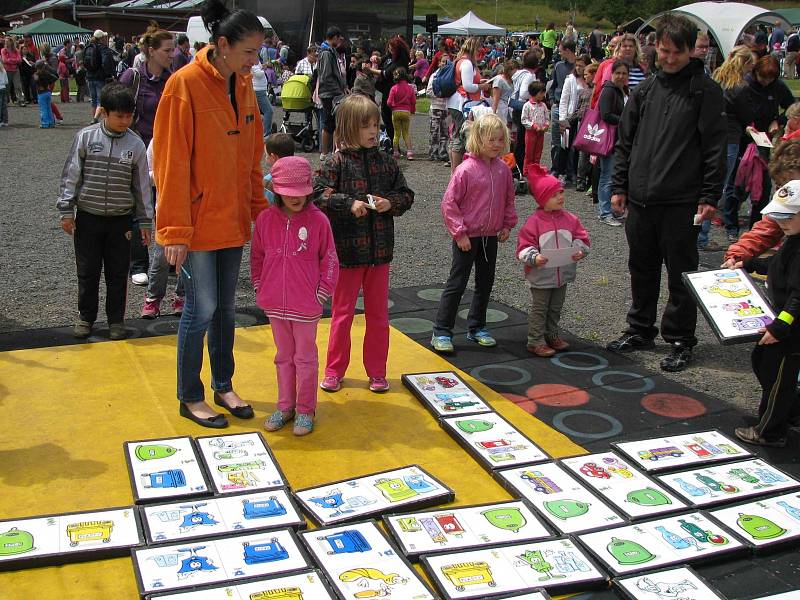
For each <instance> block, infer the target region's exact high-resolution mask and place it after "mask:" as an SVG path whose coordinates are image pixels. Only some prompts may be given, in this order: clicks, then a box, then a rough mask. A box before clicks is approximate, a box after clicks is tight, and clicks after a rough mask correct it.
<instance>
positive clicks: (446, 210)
mask: <svg viewBox="0 0 800 600" xmlns="http://www.w3.org/2000/svg"><path fill="white" fill-rule="evenodd" d="M442 216H443V217H444V224H445V226H446V227H447V231H449V232H450V235H451V236H452V237H453V239H454V240H457V239H459V238H462V237H464V236H466V237H484V236H493V235H497V234H498V233H499V232H500V230H502V229H508V230H509V231H511V229H513V228H514V225H516V224H517V209H516V207H515V206H514V181H513V179H512V177H511V169H510V168H509V167H508V165H507V164H506V163H504V162H503V161H502V160H500V159H499V158H495V159H492V161H491V163H490V164H488V165H487V164H486V162H485V161H484V160H483V159H482V158H476V157H474V156H471V155H470V154H465V155H464V162H462V163H461V164H460V165H458V167H457V168H456V170H455V172H454V173H453V176H452V177H451V178H450V184H449V185H448V186H447V191H445V193H444V198H442Z"/></svg>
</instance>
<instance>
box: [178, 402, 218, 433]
mask: <svg viewBox="0 0 800 600" xmlns="http://www.w3.org/2000/svg"><path fill="white" fill-rule="evenodd" d="M178 412H179V413H180V415H181V416H182V417H184V418H186V419H189V420H190V421H194V422H195V423H197V424H198V425H202V426H203V427H210V428H211V429H225V428H226V427H227V426H228V419H226V418H225V415H214V416H213V417H209V418H207V419H204V418H202V417H198V416H197V415H196V414H194V413H193V412H192V411H191V410H189V407H188V406H186V404H185V403H184V402H181V407H180V409H179V411H178Z"/></svg>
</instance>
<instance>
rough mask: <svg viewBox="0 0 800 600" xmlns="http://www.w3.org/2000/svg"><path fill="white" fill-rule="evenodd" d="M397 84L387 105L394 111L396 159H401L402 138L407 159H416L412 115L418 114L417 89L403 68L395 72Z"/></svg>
mask: <svg viewBox="0 0 800 600" xmlns="http://www.w3.org/2000/svg"><path fill="white" fill-rule="evenodd" d="M394 80H395V84H394V85H393V86H392V89H391V90H389V99H388V100H387V101H386V104H387V105H388V106H389V108H391V109H392V125H394V140H392V142H393V143H394V157H395V159H397V158H400V138H401V137H402V138H403V140H404V141H405V143H406V158H407V159H408V160H413V159H414V148H413V147H412V145H411V115H413V114H414V113H415V112H417V88H415V87H414V86H412V85H411V84H410V83H408V75H407V73H406V70H405V69H404V68H403V67H399V68H397V69H395V71H394Z"/></svg>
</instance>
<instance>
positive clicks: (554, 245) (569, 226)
mask: <svg viewBox="0 0 800 600" xmlns="http://www.w3.org/2000/svg"><path fill="white" fill-rule="evenodd" d="M518 235H519V237H518V240H517V258H518V259H519V260H521V261H522V263H523V264H524V265H525V279H527V280H528V281H529V282H530V284H531V287H533V288H543V289H547V288H558V287H561V286H562V285H565V284H567V283H570V282H571V281H575V272H576V270H577V269H576V266H575V263H572V264H571V265H567V266H565V267H556V268H548V267H547V265H544V266H543V267H535V266H534V261H535V260H536V257H537V256H538V255H539V254H541V253H542V251H547V250H555V249H558V248H575V251H576V252H577V251H578V250H583V252H584V253H585V254H589V234H588V233H587V232H586V229H585V228H584V227H583V224H582V223H581V220H580V219H579V218H578V217H577V216H575V215H573V214H572V213H571V212H569V211H566V210H553V211H546V210H544V209H541V208H540V209H538V210H536V211H535V212H534V213H533V214H532V215H531V216H530V217H528V220H527V221H525V224H524V225H523V226H522V229H520V230H519V234H518Z"/></svg>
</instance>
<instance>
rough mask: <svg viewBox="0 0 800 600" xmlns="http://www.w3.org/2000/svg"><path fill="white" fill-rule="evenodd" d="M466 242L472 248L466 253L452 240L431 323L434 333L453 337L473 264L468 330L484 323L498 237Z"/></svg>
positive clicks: (478, 327) (482, 325) (476, 328)
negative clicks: (450, 257)
mask: <svg viewBox="0 0 800 600" xmlns="http://www.w3.org/2000/svg"><path fill="white" fill-rule="evenodd" d="M469 241H470V243H471V244H472V247H471V248H470V249H469V250H467V251H466V252H464V251H463V250H461V249H460V248H459V247H458V244H456V243H455V242H453V264H452V266H451V267H450V277H448V279H447V284H446V285H445V286H444V291H443V292H442V298H441V300H439V311H438V312H437V313H436V323H435V325H434V326H433V334H434V335H437V336H439V335H446V336H448V337H452V336H453V326H454V325H455V323H456V314H457V313H458V305H459V303H460V302H461V297H462V296H463V295H464V290H466V289H467V283H468V282H469V275H470V273H471V272H472V265H475V293H474V294H473V295H472V304H471V305H470V307H469V315H468V316H467V328H468V329H469V331H470V332H475V331H478V330H479V329H483V328H484V327H485V326H486V309H487V308H488V307H489V296H490V295H491V293H492V287H493V286H494V272H495V265H496V263H497V236H490V237H471V238H469Z"/></svg>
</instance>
